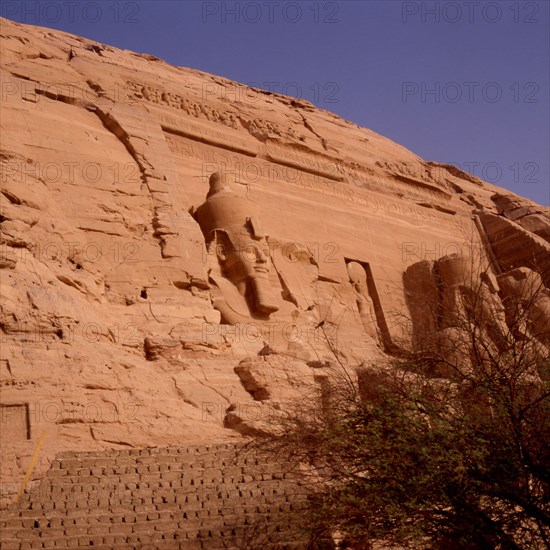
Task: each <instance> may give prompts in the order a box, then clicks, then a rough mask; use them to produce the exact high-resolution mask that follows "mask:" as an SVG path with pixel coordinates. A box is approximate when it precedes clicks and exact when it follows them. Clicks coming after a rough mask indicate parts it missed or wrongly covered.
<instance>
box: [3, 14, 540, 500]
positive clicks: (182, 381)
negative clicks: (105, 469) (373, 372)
mask: <svg viewBox="0 0 550 550" xmlns="http://www.w3.org/2000/svg"><path fill="white" fill-rule="evenodd" d="M0 59H1V79H2V88H1V89H2V98H1V119H0V131H1V150H0V161H1V163H2V167H1V170H2V172H1V180H2V181H1V195H0V208H1V218H0V221H1V238H0V246H1V249H0V268H1V270H0V275H1V289H0V291H1V297H2V301H1V309H0V329H1V337H2V345H1V356H0V384H1V406H2V409H1V420H2V424H1V429H2V449H1V451H2V464H3V466H2V472H1V475H2V478H1V480H0V482H1V483H2V484H3V487H4V488H8V489H7V490H5V491H4V492H5V493H6V492H7V493H12V492H15V491H16V490H17V487H18V484H19V483H20V481H21V478H22V477H23V475H24V473H25V471H27V469H28V467H29V464H30V461H31V455H32V453H33V450H34V448H35V446H36V444H37V441H38V439H39V438H40V437H41V435H42V434H45V435H44V440H43V441H44V444H43V448H42V451H41V454H40V460H39V463H38V465H37V467H36V469H35V473H34V474H33V475H34V476H35V477H39V476H40V475H42V473H43V472H44V471H45V469H46V468H47V466H48V464H49V463H50V462H51V460H52V458H53V456H54V455H55V453H56V452H59V451H61V450H88V449H95V448H125V447H145V446H162V445H174V444H181V443H182V442H186V441H193V442H198V441H209V442H212V441H216V442H217V441H223V440H232V439H238V438H240V437H242V436H241V433H250V432H251V431H253V430H254V429H262V426H265V425H266V424H269V418H270V415H271V414H273V412H274V411H276V410H277V408H279V407H281V406H283V405H282V404H284V401H285V400H287V399H291V398H300V397H302V398H303V397H304V396H307V395H308V393H309V392H311V391H314V390H315V388H316V387H317V385H318V384H319V381H322V378H323V376H325V371H324V369H325V366H326V365H327V364H328V363H329V362H330V361H332V360H333V358H334V353H333V350H331V348H334V347H336V348H337V349H338V350H339V351H338V353H339V354H340V355H339V357H341V358H342V360H343V361H345V362H348V363H349V364H356V363H358V362H360V361H367V362H369V361H370V362H376V361H377V360H378V359H380V358H382V357H384V354H387V353H392V350H393V349H394V348H395V346H396V345H397V342H399V341H400V340H401V339H402V338H403V332H404V329H403V324H402V322H400V314H402V313H406V314H407V315H411V316H412V317H414V316H415V314H416V313H415V307H416V306H418V307H417V309H418V311H419V313H418V318H417V321H418V319H421V318H422V311H421V310H422V308H421V305H418V304H416V306H415V304H411V300H410V299H409V300H407V292H406V291H407V289H406V285H407V284H409V285H410V284H412V285H413V286H414V285H416V287H417V288H418V287H419V286H422V285H427V286H426V290H425V291H426V292H427V293H428V292H430V288H431V287H430V285H432V282H431V279H429V275H427V274H426V273H424V275H423V274H422V273H423V272H422V269H428V270H429V269H431V267H430V265H428V264H429V262H432V263H433V262H437V261H438V260H440V259H441V258H443V257H446V256H449V255H452V254H462V253H463V252H464V250H465V249H467V248H468V247H469V246H471V245H472V243H479V245H480V246H481V247H482V248H483V249H484V250H485V252H486V254H487V256H488V258H489V261H490V263H491V269H492V271H493V274H494V275H495V276H502V275H503V274H505V273H506V272H508V271H510V270H514V269H524V270H530V271H533V272H537V273H538V274H539V275H540V276H541V277H542V279H543V281H544V283H545V285H546V286H547V287H548V286H550V275H549V273H550V269H549V267H550V209H549V208H547V207H542V206H539V205H536V204H533V203H532V202H530V201H528V200H526V199H523V198H521V197H518V196H516V195H513V194H511V193H509V192H507V191H505V190H504V189H501V188H498V187H495V186H494V185H491V184H488V183H486V182H483V181H481V180H479V179H477V178H475V177H472V176H470V175H469V174H466V173H464V172H462V171H460V170H458V169H457V168H455V167H453V166H449V165H443V164H438V163H436V162H427V161H424V160H422V159H421V158H419V157H418V156H416V155H414V154H413V153H411V152H410V151H408V150H407V149H405V148H403V147H401V146H400V145H398V144H396V143H393V142H392V141H390V140H388V139H386V138H384V137H383V136H380V135H378V134H376V133H374V132H372V131H370V130H368V129H365V128H360V127H358V126H357V125H355V124H353V123H351V122H348V121H346V120H343V119H341V118H340V117H338V116H336V115H334V114H332V113H330V112H327V111H323V110H320V109H317V108H316V107H315V106H313V105H312V104H310V103H308V102H306V101H304V100H300V99H294V98H291V97H286V96H282V95H278V94H274V93H267V92H264V91H262V90H257V89H250V88H247V87H246V86H243V85H241V84H238V83H236V82H232V81H230V80H227V79H224V78H221V77H217V76H214V75H209V74H205V73H202V72H200V71H196V70H192V69H187V68H182V67H174V66H171V65H168V64H166V63H165V62H163V61H162V60H160V59H157V58H155V57H153V56H150V55H143V54H137V53H134V52H129V51H122V50H119V49H116V48H112V47H110V46H107V45H104V44H98V43H95V42H92V41H90V40H85V39H83V38H79V37H77V36H73V35H69V34H66V33H62V32H57V31H51V30H49V29H43V28H37V27H31V26H25V25H20V24H16V23H13V22H10V21H7V20H1V50H0ZM213 173H218V176H216V177H214V178H211V175H212V174H213ZM207 195H209V198H208V199H207ZM246 257H249V258H251V260H249V264H250V265H252V266H253V267H252V268H251V270H249V269H248V268H249V267H250V266H247V264H246V262H247V260H246ZM426 262H428V264H426ZM412 266H416V267H412ZM404 273H406V275H405V277H404ZM411 281H412V282H411ZM433 284H435V283H433ZM428 287H429V288H428ZM494 290H498V289H494ZM407 301H408V305H407ZM543 310H544V308H543ZM414 320H415V319H413V321H414ZM417 324H418V322H417ZM413 325H414V323H413ZM418 330H419V328H418V326H416V331H417V332H418ZM420 330H421V328H420ZM413 332H414V331H413ZM413 339H414V338H413Z"/></svg>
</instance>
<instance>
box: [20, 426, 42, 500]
mask: <svg viewBox="0 0 550 550" xmlns="http://www.w3.org/2000/svg"><path fill="white" fill-rule="evenodd" d="M45 437H46V431H45V430H44V431H43V432H42V435H41V436H40V439H39V440H38V443H37V444H36V447H35V449H34V453H33V454H32V458H31V463H30V464H29V467H28V468H27V473H26V474H25V477H24V478H23V481H22V482H21V487H19V493H17V500H16V503H19V500H20V499H21V496H22V495H23V492H24V491H25V487H26V486H27V483H28V482H29V479H30V477H31V474H32V471H33V469H34V465H35V464H36V461H37V460H38V455H39V454H40V449H41V447H42V443H44V438H45Z"/></svg>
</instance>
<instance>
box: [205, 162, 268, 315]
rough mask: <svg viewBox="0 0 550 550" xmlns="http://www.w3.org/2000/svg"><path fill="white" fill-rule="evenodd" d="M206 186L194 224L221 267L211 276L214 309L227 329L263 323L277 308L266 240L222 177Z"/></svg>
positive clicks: (253, 213)
mask: <svg viewBox="0 0 550 550" xmlns="http://www.w3.org/2000/svg"><path fill="white" fill-rule="evenodd" d="M209 184H210V189H209V191H208V194H207V196H206V201H205V202H204V203H203V204H202V205H201V206H200V207H199V208H198V209H197V210H196V212H195V219H196V220H197V222H198V224H199V226H200V228H201V230H202V233H203V235H204V238H205V241H206V245H207V249H208V251H209V254H210V255H213V256H214V255H215V257H216V258H217V262H218V264H219V268H220V270H219V274H218V273H216V270H215V269H213V270H212V271H211V274H210V277H211V279H212V280H213V281H214V285H215V288H213V301H214V307H216V309H218V310H219V311H220V312H221V314H222V321H223V322H225V323H228V324H236V323H238V322H242V321H244V320H247V319H249V318H257V319H267V318H269V315H270V314H272V313H274V312H275V311H278V310H279V306H278V305H277V303H276V302H277V300H276V298H275V297H274V293H273V289H272V287H271V283H270V274H271V270H272V266H271V259H270V254H269V245H268V242H267V236H266V235H265V234H264V233H263V231H262V229H261V226H260V222H259V218H258V214H257V210H256V206H255V204H254V203H253V202H252V201H251V200H249V199H248V198H246V197H244V196H242V195H239V194H237V193H235V192H234V191H233V190H232V189H231V187H230V186H229V184H228V183H227V181H226V178H225V175H224V174H223V173H221V172H215V173H213V174H212V175H211V176H210V180H209ZM211 267H212V266H211ZM237 295H238V296H237ZM239 298H240V299H239Z"/></svg>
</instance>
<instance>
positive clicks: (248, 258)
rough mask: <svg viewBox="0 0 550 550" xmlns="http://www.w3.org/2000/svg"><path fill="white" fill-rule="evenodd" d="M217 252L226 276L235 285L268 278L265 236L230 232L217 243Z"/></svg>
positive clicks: (267, 251)
mask: <svg viewBox="0 0 550 550" xmlns="http://www.w3.org/2000/svg"><path fill="white" fill-rule="evenodd" d="M217 254H218V259H219V261H220V264H221V265H222V267H223V270H224V272H225V274H226V276H227V277H228V278H229V279H231V280H232V281H233V282H234V283H235V284H236V285H239V283H242V282H243V281H247V280H250V279H264V280H266V281H267V280H268V279H269V269H270V264H271V261H270V257H269V249H268V244H267V241H266V239H265V238H263V239H261V240H254V239H252V238H251V237H250V236H249V235H248V234H247V233H241V234H239V235H234V234H232V235H230V236H228V238H227V239H224V242H222V243H220V244H219V245H218V248H217Z"/></svg>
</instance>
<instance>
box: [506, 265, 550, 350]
mask: <svg viewBox="0 0 550 550" xmlns="http://www.w3.org/2000/svg"><path fill="white" fill-rule="evenodd" d="M497 279H498V283H499V285H500V289H501V292H502V295H503V302H504V306H505V309H506V316H507V318H508V323H509V324H510V325H512V324H515V325H517V324H518V321H519V322H520V324H521V325H522V326H521V327H518V328H519V330H521V331H523V332H525V333H526V334H527V335H530V336H532V337H534V338H536V339H537V340H539V341H541V342H542V343H543V344H545V345H547V346H549V345H550V290H549V289H548V288H546V287H545V286H544V283H543V281H542V277H541V276H540V275H539V274H538V273H536V272H535V271H533V270H532V269H529V268H528V267H518V268H516V269H512V270H511V271H508V272H507V273H503V274H501V275H499V276H498V278H497Z"/></svg>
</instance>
